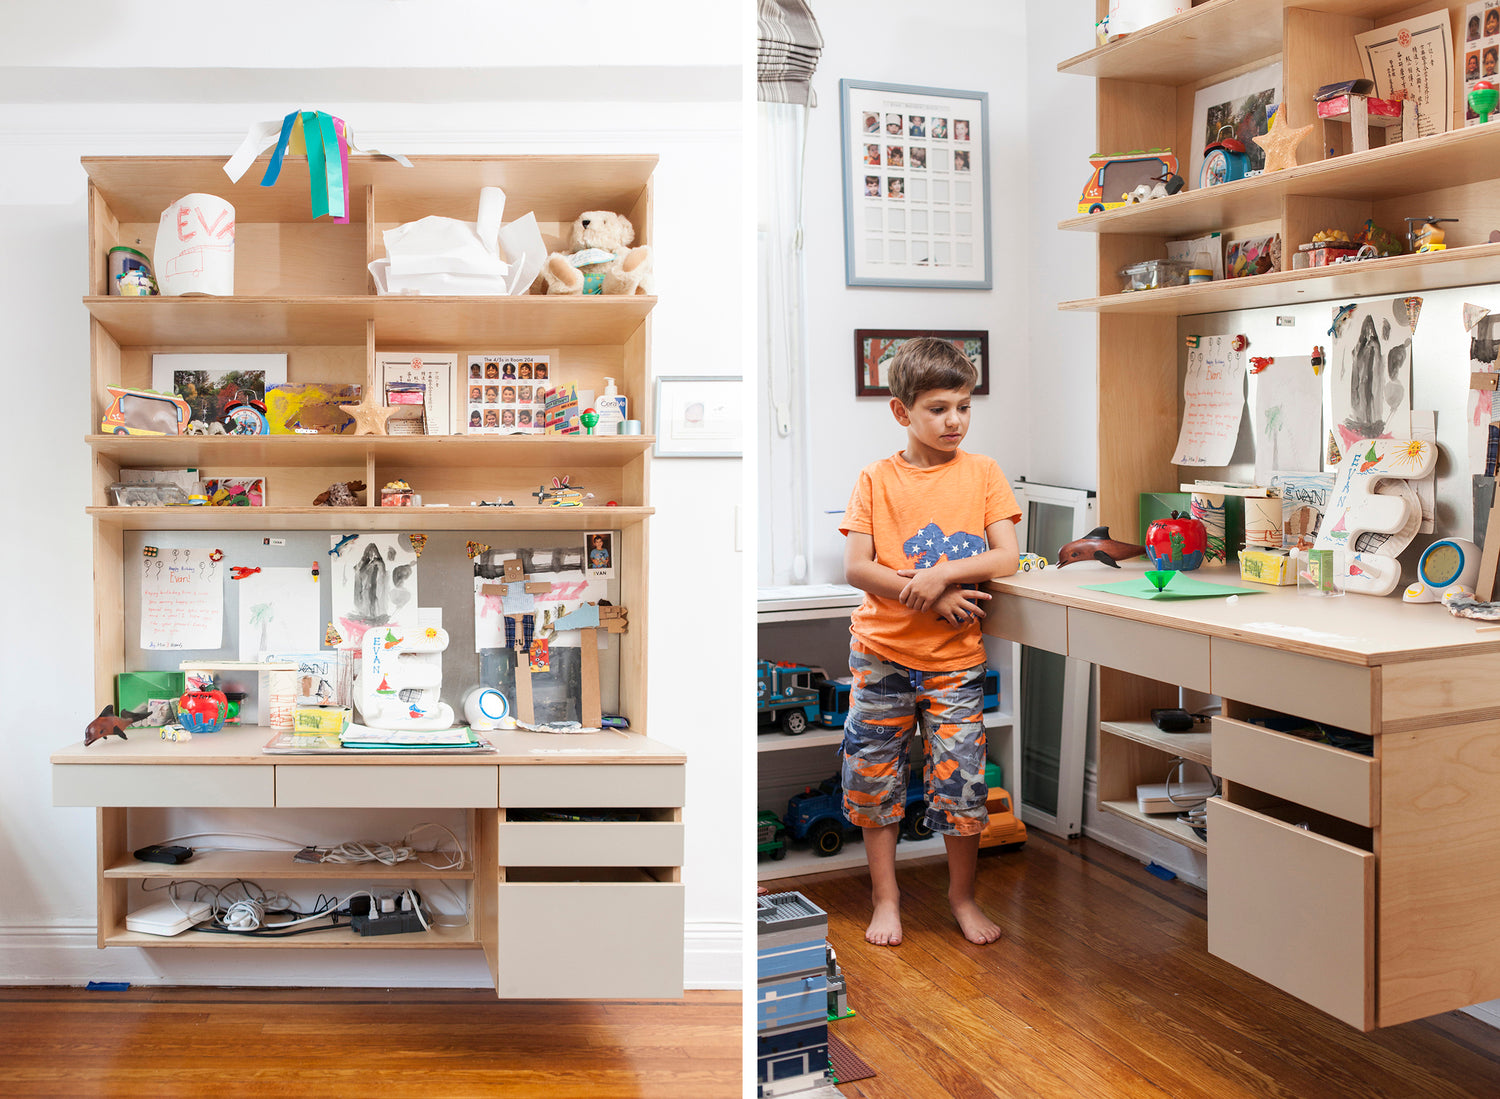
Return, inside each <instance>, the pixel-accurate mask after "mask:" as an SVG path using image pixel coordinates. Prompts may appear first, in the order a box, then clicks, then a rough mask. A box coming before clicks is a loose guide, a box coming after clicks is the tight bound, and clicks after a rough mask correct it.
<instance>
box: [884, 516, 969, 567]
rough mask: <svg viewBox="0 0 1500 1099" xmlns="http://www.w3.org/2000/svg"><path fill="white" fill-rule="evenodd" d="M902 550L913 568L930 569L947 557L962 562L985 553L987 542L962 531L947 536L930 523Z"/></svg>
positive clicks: (941, 529) (939, 528) (934, 524)
mask: <svg viewBox="0 0 1500 1099" xmlns="http://www.w3.org/2000/svg"><path fill="white" fill-rule="evenodd" d="M901 549H902V551H903V552H905V554H906V556H907V558H908V559H912V568H917V569H930V568H931V567H932V566H933V565H936V564H937V563H938V562H939V561H941V560H942V559H943V558H945V557H946V558H947V559H948V560H949V561H961V560H963V559H964V558H965V557H974V556H977V555H978V554H981V553H983V552H984V549H985V540H984V539H983V538H980V537H979V536H978V535H975V534H969V533H967V532H966V531H961V530H959V531H954V532H953V534H952V535H951V536H950V535H946V534H944V533H943V528H942V527H940V526H938V525H937V524H936V523H928V524H927V525H926V526H925V527H923V528H922V529H921V530H919V531H917V533H916V534H914V535H913V536H912V537H910V538H908V539H907V540H906V541H905V542H904V543H903V544H902V546H901Z"/></svg>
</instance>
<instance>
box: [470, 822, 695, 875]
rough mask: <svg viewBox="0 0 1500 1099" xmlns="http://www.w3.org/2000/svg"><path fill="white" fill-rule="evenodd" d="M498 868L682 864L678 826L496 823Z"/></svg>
mask: <svg viewBox="0 0 1500 1099" xmlns="http://www.w3.org/2000/svg"><path fill="white" fill-rule="evenodd" d="M496 853H497V855H498V858H499V862H500V865H501V866H681V865H682V824H681V823H680V822H678V821H669V820H638V821H504V820H502V821H500V823H499V826H498V828H497V837H496Z"/></svg>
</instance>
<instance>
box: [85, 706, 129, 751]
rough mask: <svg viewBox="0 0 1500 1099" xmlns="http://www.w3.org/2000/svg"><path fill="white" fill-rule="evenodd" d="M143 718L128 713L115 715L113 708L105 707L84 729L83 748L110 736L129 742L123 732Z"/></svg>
mask: <svg viewBox="0 0 1500 1099" xmlns="http://www.w3.org/2000/svg"><path fill="white" fill-rule="evenodd" d="M143 716H144V715H143V714H134V713H129V712H126V713H123V714H119V715H116V714H115V708H114V707H113V706H106V707H104V709H102V710H100V711H99V716H98V717H96V718H94V720H93V721H90V722H89V724H88V728H86V729H84V731H83V746H84V747H85V748H87V747H88V746H89V745H90V744H92V743H94V741H96V740H103V739H105V738H106V737H112V736H117V737H119V738H120V739H121V740H129V739H130V738H129V737H128V736H126V735H125V730H126V729H127V728H129V727H130V726H132V725H134V724H135V723H136V722H137V721H139V720H140V719H141V718H142V717H143Z"/></svg>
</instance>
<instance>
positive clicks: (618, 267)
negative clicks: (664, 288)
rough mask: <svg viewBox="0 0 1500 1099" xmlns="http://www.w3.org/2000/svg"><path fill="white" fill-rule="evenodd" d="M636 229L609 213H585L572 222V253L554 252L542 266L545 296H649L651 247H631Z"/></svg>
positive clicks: (570, 241) (597, 211)
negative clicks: (545, 288) (546, 294)
mask: <svg viewBox="0 0 1500 1099" xmlns="http://www.w3.org/2000/svg"><path fill="white" fill-rule="evenodd" d="M633 240H635V227H634V226H633V225H631V224H630V220H629V219H628V218H626V217H623V216H622V215H620V214H615V213H611V212H610V211H608V210H588V211H585V212H584V213H582V214H579V215H578V217H576V218H574V219H573V230H572V233H571V236H570V238H569V243H570V244H571V245H572V247H573V249H574V251H573V252H571V253H567V252H553V253H552V254H551V255H550V256H548V257H547V262H546V263H545V264H543V265H542V275H541V277H542V280H543V281H544V282H545V283H546V287H547V290H546V292H547V293H548V294H601V293H602V294H649V293H651V292H652V288H653V287H652V278H651V248H650V246H648V245H644V244H643V245H641V246H640V247H638V248H632V247H630V242H631V241H633Z"/></svg>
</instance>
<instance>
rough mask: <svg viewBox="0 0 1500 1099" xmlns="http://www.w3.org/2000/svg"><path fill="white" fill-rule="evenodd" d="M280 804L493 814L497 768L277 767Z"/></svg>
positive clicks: (285, 806)
mask: <svg viewBox="0 0 1500 1099" xmlns="http://www.w3.org/2000/svg"><path fill="white" fill-rule="evenodd" d="M276 804H277V805H278V806H281V807H284V808H294V809H317V808H330V809H368V808H372V807H375V806H379V807H381V808H389V809H437V808H456V809H493V808H494V807H495V765H494V764H493V763H489V764H485V765H483V766H478V767H464V766H453V765H436V766H421V765H412V764H400V763H394V764H383V765H375V764H371V765H369V766H354V767H350V766H347V765H335V764H322V765H319V764H290V765H278V766H277V768H276Z"/></svg>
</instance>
